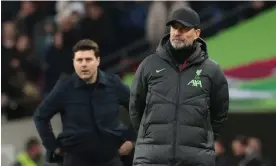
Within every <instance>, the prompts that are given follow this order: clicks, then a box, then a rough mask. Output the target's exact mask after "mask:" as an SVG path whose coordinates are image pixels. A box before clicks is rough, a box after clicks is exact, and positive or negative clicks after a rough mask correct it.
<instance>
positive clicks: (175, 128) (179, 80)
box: [173, 61, 187, 163]
mask: <svg viewBox="0 0 276 166" xmlns="http://www.w3.org/2000/svg"><path fill="white" fill-rule="evenodd" d="M186 66H187V61H185V62H184V64H183V65H182V66H181V68H180V69H179V68H178V85H177V102H176V107H175V117H174V125H175V126H174V139H173V162H174V163H176V139H177V129H178V112H179V109H178V106H179V96H180V85H181V72H182V71H183V70H184V69H185V68H186Z"/></svg>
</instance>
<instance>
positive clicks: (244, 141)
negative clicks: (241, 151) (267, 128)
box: [234, 135, 247, 145]
mask: <svg viewBox="0 0 276 166" xmlns="http://www.w3.org/2000/svg"><path fill="white" fill-rule="evenodd" d="M234 141H238V142H240V143H241V144H242V145H246V144H247V137H246V136H244V135H237V136H236V137H235V138H234Z"/></svg>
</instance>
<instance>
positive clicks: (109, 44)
mask: <svg viewBox="0 0 276 166" xmlns="http://www.w3.org/2000/svg"><path fill="white" fill-rule="evenodd" d="M85 7H86V13H87V16H86V17H85V18H84V19H82V20H81V21H80V27H81V32H82V37H83V38H88V39H91V40H94V41H95V42H97V43H99V45H100V46H101V48H102V49H101V51H102V52H101V55H102V56H106V55H107V54H109V53H111V52H112V51H114V44H115V42H116V40H118V39H116V38H115V36H114V31H113V24H111V17H110V15H109V14H108V12H106V11H105V9H104V8H103V7H102V6H101V5H99V4H98V2H87V3H86V6H85Z"/></svg>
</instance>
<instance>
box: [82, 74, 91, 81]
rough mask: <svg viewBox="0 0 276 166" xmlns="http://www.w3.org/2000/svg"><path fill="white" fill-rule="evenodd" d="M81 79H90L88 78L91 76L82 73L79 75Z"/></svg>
mask: <svg viewBox="0 0 276 166" xmlns="http://www.w3.org/2000/svg"><path fill="white" fill-rule="evenodd" d="M81 79H83V80H85V81H87V80H90V79H91V76H90V75H82V76H81Z"/></svg>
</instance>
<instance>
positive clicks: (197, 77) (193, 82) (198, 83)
mask: <svg viewBox="0 0 276 166" xmlns="http://www.w3.org/2000/svg"><path fill="white" fill-rule="evenodd" d="M201 72H202V69H200V70H197V71H196V75H195V77H194V79H192V80H191V81H190V82H189V83H188V84H187V85H191V86H195V87H200V88H202V83H201V79H200V74H201Z"/></svg>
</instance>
